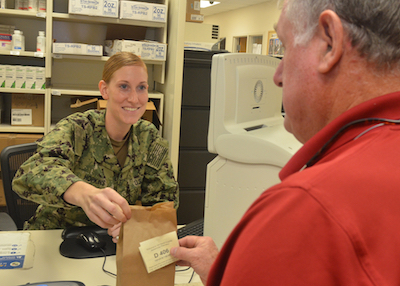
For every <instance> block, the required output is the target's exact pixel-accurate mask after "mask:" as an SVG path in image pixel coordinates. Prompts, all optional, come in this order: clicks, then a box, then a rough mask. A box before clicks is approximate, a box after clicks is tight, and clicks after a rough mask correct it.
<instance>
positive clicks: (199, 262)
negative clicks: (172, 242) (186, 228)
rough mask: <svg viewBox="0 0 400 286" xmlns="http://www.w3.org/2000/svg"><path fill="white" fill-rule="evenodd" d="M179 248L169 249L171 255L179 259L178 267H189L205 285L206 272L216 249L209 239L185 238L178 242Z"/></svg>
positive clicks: (213, 258)
mask: <svg viewBox="0 0 400 286" xmlns="http://www.w3.org/2000/svg"><path fill="white" fill-rule="evenodd" d="M179 245H180V247H173V248H171V255H172V256H173V257H176V258H178V259H180V261H178V262H177V264H178V265H180V266H190V267H192V268H193V269H194V271H195V272H196V273H197V274H198V275H199V276H200V279H201V281H202V282H203V284H204V285H206V282H207V278H208V272H209V271H210V268H211V265H212V264H213V263H214V261H215V259H216V257H217V255H218V248H217V246H216V244H215V243H214V241H213V240H212V239H211V237H207V236H205V237H202V236H185V237H184V238H182V239H180V240H179Z"/></svg>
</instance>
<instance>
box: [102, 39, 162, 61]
mask: <svg viewBox="0 0 400 286" xmlns="http://www.w3.org/2000/svg"><path fill="white" fill-rule="evenodd" d="M104 51H105V53H106V55H107V56H112V55H114V54H115V53H118V52H131V53H134V54H135V55H137V56H139V57H141V58H142V59H143V60H161V61H165V60H166V58H167V44H163V43H158V42H151V41H132V40H106V41H105V43H104Z"/></svg>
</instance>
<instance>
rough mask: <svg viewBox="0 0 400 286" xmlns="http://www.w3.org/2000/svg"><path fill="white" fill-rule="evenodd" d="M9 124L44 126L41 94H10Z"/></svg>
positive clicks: (42, 97) (42, 96)
mask: <svg viewBox="0 0 400 286" xmlns="http://www.w3.org/2000/svg"><path fill="white" fill-rule="evenodd" d="M11 125H21V126H38V127H43V126H44V95H43V94H20V93H15V94H12V99H11Z"/></svg>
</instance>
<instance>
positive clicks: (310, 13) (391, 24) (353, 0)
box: [286, 0, 400, 70]
mask: <svg viewBox="0 0 400 286" xmlns="http://www.w3.org/2000/svg"><path fill="white" fill-rule="evenodd" d="M286 2H287V6H286V15H287V18H288V19H289V21H291V22H292V24H293V26H294V27H295V31H294V33H295V43H297V44H300V45H301V44H305V43H307V42H308V41H309V40H310V39H311V38H312V37H313V36H314V35H315V32H316V27H317V25H318V19H319V16H320V14H321V13H322V12H323V11H324V10H327V9H330V10H333V11H335V12H336V14H337V15H338V16H339V17H340V19H341V20H342V25H343V27H344V29H345V30H346V32H347V34H348V36H349V38H350V39H351V42H352V45H353V46H354V47H356V48H357V50H358V51H359V53H360V55H361V56H363V57H365V58H366V59H367V60H368V61H369V62H371V63H373V64H375V66H376V67H377V68H384V69H388V70H393V69H398V70H400V2H399V0H287V1H286Z"/></svg>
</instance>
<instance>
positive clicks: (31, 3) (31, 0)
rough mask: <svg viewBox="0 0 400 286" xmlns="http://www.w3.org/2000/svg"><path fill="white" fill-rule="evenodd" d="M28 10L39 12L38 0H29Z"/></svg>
mask: <svg viewBox="0 0 400 286" xmlns="http://www.w3.org/2000/svg"><path fill="white" fill-rule="evenodd" d="M27 2H28V11H30V12H37V11H38V9H37V5H38V1H37V0H28V1H27Z"/></svg>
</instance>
